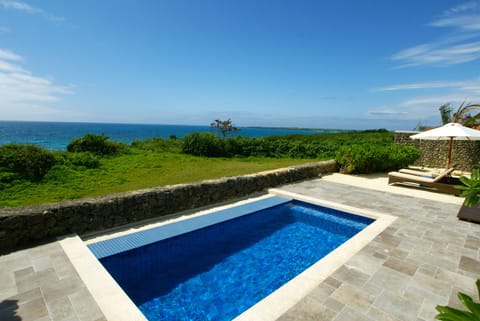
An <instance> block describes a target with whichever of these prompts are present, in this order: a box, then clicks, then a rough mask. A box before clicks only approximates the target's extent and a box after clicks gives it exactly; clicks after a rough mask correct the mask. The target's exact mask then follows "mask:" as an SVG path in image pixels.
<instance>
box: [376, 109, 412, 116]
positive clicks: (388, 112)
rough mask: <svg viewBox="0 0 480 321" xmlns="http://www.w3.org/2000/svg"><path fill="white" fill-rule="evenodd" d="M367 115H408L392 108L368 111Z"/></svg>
mask: <svg viewBox="0 0 480 321" xmlns="http://www.w3.org/2000/svg"><path fill="white" fill-rule="evenodd" d="M368 114H369V115H374V116H404V115H407V114H408V113H407V112H406V111H402V110H396V109H392V108H379V109H373V110H370V111H368Z"/></svg>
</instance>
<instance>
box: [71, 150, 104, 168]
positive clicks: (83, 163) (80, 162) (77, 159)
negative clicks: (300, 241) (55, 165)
mask: <svg viewBox="0 0 480 321" xmlns="http://www.w3.org/2000/svg"><path fill="white" fill-rule="evenodd" d="M66 164H68V165H73V166H79V167H85V168H98V167H100V159H99V158H98V156H97V155H94V154H92V153H89V152H83V153H67V157H66Z"/></svg>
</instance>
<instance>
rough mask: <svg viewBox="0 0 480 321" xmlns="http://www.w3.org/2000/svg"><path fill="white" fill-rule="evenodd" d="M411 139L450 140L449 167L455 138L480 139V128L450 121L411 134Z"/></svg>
mask: <svg viewBox="0 0 480 321" xmlns="http://www.w3.org/2000/svg"><path fill="white" fill-rule="evenodd" d="M410 138H411V139H428V140H449V143H448V157H447V168H449V167H450V161H451V159H452V145H453V140H480V130H476V129H472V128H468V127H465V126H462V125H461V124H459V123H448V124H446V125H443V126H442V127H437V128H434V129H430V130H427V131H424V132H421V133H419V134H415V135H412V136H410Z"/></svg>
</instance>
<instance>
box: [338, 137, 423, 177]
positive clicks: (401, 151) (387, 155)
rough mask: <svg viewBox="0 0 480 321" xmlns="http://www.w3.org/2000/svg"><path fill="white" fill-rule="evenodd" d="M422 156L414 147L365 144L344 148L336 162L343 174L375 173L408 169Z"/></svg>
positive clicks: (339, 151)
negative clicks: (408, 166) (407, 167)
mask: <svg viewBox="0 0 480 321" xmlns="http://www.w3.org/2000/svg"><path fill="white" fill-rule="evenodd" d="M420 155H421V152H420V150H418V149H417V148H415V147H412V146H401V145H394V144H391V145H386V146H382V145H368V144H364V145H351V146H342V147H341V148H340V149H339V150H338V151H337V155H336V157H335V160H336V161H337V163H338V164H339V165H340V172H341V173H347V174H348V173H375V172H387V171H391V170H397V169H399V168H402V167H406V166H407V165H410V164H412V163H413V162H414V161H415V160H417V159H418V158H419V157H420Z"/></svg>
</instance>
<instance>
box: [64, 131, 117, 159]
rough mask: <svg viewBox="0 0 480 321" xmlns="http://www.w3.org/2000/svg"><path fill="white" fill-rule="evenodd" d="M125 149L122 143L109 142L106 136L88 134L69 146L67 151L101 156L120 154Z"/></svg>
mask: <svg viewBox="0 0 480 321" xmlns="http://www.w3.org/2000/svg"><path fill="white" fill-rule="evenodd" d="M124 148H125V147H124V146H123V144H121V143H117V142H112V141H109V137H108V136H105V135H104V134H102V135H95V134H86V135H85V136H83V137H80V138H75V139H74V140H72V141H71V142H70V143H69V144H68V145H67V151H69V152H71V153H82V152H89V153H92V154H95V155H101V156H105V155H115V154H118V153H119V152H120V151H122V150H123V149H124Z"/></svg>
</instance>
